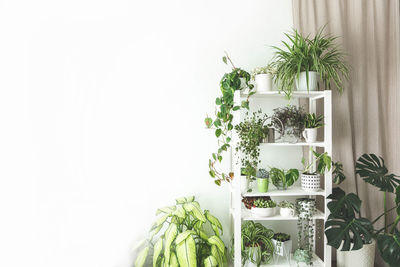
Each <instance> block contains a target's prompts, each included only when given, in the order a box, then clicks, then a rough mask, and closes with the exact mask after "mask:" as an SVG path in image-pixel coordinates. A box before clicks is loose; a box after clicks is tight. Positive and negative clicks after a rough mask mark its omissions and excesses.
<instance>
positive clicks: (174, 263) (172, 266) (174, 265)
mask: <svg viewBox="0 0 400 267" xmlns="http://www.w3.org/2000/svg"><path fill="white" fill-rule="evenodd" d="M169 267H179V263H178V258H177V257H176V254H175V252H171V258H170V261H169Z"/></svg>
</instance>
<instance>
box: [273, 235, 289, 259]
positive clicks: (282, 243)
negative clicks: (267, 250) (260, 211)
mask: <svg viewBox="0 0 400 267" xmlns="http://www.w3.org/2000/svg"><path fill="white" fill-rule="evenodd" d="M272 243H273V244H274V254H275V255H278V256H283V257H286V259H289V257H290V253H292V240H291V239H290V235H288V234H285V233H275V234H274V236H273V237H272Z"/></svg>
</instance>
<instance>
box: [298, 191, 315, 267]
mask: <svg viewBox="0 0 400 267" xmlns="http://www.w3.org/2000/svg"><path fill="white" fill-rule="evenodd" d="M315 212H316V208H315V199H311V198H299V199H297V200H296V213H297V215H298V220H297V229H298V236H297V237H298V244H299V248H298V249H297V250H296V251H295V252H294V258H295V260H296V261H297V262H305V263H306V264H308V265H311V264H312V258H313V256H312V253H313V245H314V220H313V216H314V214H315Z"/></svg>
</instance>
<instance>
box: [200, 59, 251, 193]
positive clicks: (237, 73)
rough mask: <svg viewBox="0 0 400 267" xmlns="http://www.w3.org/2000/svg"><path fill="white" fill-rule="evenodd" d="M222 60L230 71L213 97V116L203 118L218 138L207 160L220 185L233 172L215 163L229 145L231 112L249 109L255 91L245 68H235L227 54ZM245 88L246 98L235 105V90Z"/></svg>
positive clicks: (211, 172) (220, 159)
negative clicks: (213, 151)
mask: <svg viewBox="0 0 400 267" xmlns="http://www.w3.org/2000/svg"><path fill="white" fill-rule="evenodd" d="M222 60H223V62H224V63H225V64H228V61H229V63H230V64H231V66H232V71H231V72H229V73H226V74H224V76H223V77H222V79H221V82H220V89H221V95H220V96H218V97H217V98H216V99H215V104H216V110H215V118H214V119H213V118H211V117H208V116H207V117H206V118H205V120H204V122H205V124H206V127H207V128H212V129H215V136H216V137H217V140H218V150H217V152H215V153H212V154H211V158H210V159H209V161H208V167H209V174H210V176H211V177H212V178H213V179H214V182H215V184H217V185H221V182H222V181H227V182H230V181H231V180H232V179H233V176H234V175H233V172H229V173H224V172H222V171H220V170H218V169H217V164H218V163H221V161H222V159H223V153H224V152H226V151H228V149H229V148H230V146H231V145H230V142H231V131H232V130H233V112H234V111H237V110H240V109H241V108H244V109H249V97H250V96H251V95H253V94H254V93H255V91H253V88H254V85H252V84H250V79H251V76H250V74H249V73H248V72H247V71H245V70H242V69H240V68H236V67H235V65H234V64H233V63H232V61H231V59H230V58H229V56H228V55H226V56H224V57H223V58H222ZM242 81H243V82H244V85H243V84H242ZM245 88H248V90H249V93H248V96H247V99H246V100H243V101H242V102H241V104H240V105H235V102H234V96H235V92H236V91H241V90H243V89H245Z"/></svg>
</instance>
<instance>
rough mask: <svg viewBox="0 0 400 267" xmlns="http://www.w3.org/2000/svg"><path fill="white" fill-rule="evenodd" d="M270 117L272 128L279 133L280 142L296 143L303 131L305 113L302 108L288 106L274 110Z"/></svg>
mask: <svg viewBox="0 0 400 267" xmlns="http://www.w3.org/2000/svg"><path fill="white" fill-rule="evenodd" d="M273 111H274V113H273V115H272V117H271V121H272V123H273V125H274V128H275V129H276V130H277V131H278V132H279V134H280V135H281V136H280V138H279V139H280V141H281V142H298V141H299V140H300V139H301V134H302V132H303V130H304V120H305V117H306V113H305V112H304V109H303V108H302V107H297V106H294V105H289V106H285V107H280V108H276V109H274V110H273Z"/></svg>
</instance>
